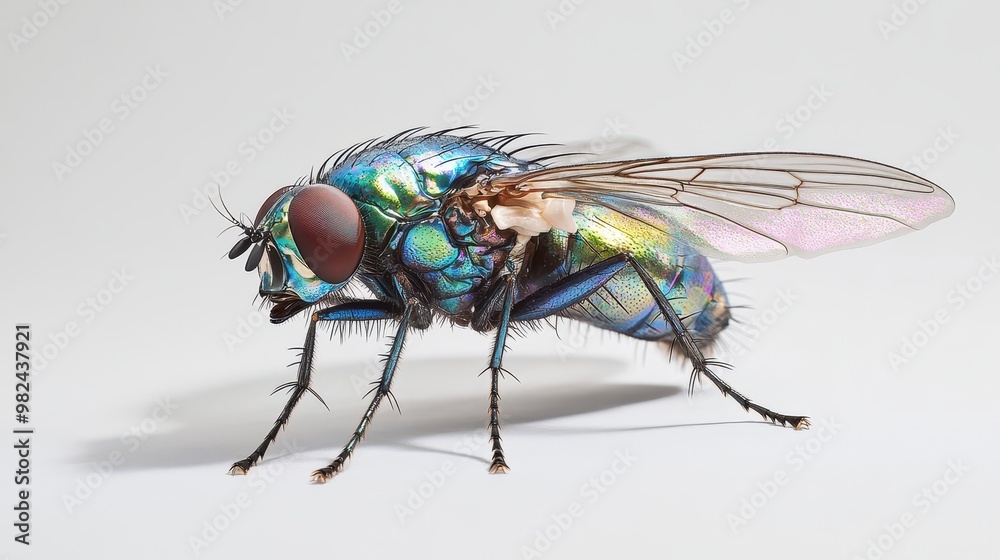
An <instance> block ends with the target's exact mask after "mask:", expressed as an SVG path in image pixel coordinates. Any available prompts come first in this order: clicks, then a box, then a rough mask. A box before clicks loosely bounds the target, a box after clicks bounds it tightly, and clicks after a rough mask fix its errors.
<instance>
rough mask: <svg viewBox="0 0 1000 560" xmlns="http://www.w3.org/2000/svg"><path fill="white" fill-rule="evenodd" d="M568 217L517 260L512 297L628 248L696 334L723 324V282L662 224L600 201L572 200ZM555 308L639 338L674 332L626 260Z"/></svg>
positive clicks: (707, 337)
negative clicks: (520, 270)
mask: <svg viewBox="0 0 1000 560" xmlns="http://www.w3.org/2000/svg"><path fill="white" fill-rule="evenodd" d="M573 217H574V218H575V220H576V223H577V226H578V228H579V229H578V231H577V233H575V234H567V233H565V232H562V231H558V230H553V231H551V232H549V233H547V234H543V235H541V236H539V238H538V245H537V247H536V248H535V250H534V252H533V253H532V254H531V255H530V256H529V258H528V260H527V261H526V262H525V263H524V266H525V271H524V275H525V277H526V278H525V282H524V284H523V285H522V286H521V288H522V291H521V293H519V294H518V297H519V298H523V297H525V296H527V295H528V294H530V293H532V292H534V291H535V290H537V289H539V288H541V287H542V286H545V285H548V284H551V283H552V282H555V281H556V280H558V279H560V278H562V277H564V276H566V275H568V274H570V273H572V272H576V271H577V270H580V269H582V268H585V267H586V266H588V265H590V264H592V263H595V262H599V261H601V260H603V259H606V258H608V257H612V256H614V255H617V254H621V253H626V252H628V253H631V254H632V256H634V257H635V259H636V260H637V261H638V262H639V263H641V264H642V266H643V267H644V268H645V269H646V270H647V271H648V272H649V273H650V275H652V277H653V278H655V279H656V280H657V283H658V284H659V286H660V290H661V291H662V292H663V293H664V294H666V295H667V297H668V298H670V300H671V304H672V305H673V308H674V310H675V311H676V312H677V314H678V315H679V316H680V317H681V318H682V319H683V320H684V324H685V325H686V326H687V327H688V328H689V329H691V330H692V335H693V336H694V337H695V338H696V339H701V341H703V342H704V343H708V342H710V341H711V340H712V339H713V338H715V336H717V335H718V334H719V332H720V331H722V329H724V328H725V327H726V326H727V325H728V324H729V316H730V315H729V307H728V304H727V299H726V293H725V290H724V289H723V287H722V283H721V282H720V281H719V280H718V278H717V277H716V275H715V271H714V270H713V269H712V266H711V264H710V263H709V262H708V259H706V258H705V257H704V256H702V255H700V254H699V253H697V252H696V251H694V250H693V249H690V248H688V247H686V246H683V245H681V244H679V243H677V241H676V240H675V239H673V238H672V237H671V236H670V234H669V232H664V231H660V230H658V229H656V228H654V227H652V226H649V225H647V224H645V223H643V222H641V221H639V220H636V219H633V218H629V217H627V216H625V215H623V214H620V213H617V212H614V211H610V210H607V209H605V208H603V207H600V206H596V205H591V204H579V205H578V206H577V209H576V211H575V212H574V214H573ZM561 315H562V316H565V317H570V318H573V319H577V320H580V321H583V322H586V323H589V324H592V325H594V326H597V327H600V328H602V329H607V330H611V331H614V332H618V333H622V334H625V335H628V336H631V337H634V338H638V339H642V340H664V341H669V340H671V339H673V336H674V335H673V333H672V332H671V331H670V328H669V327H668V326H667V324H666V322H665V321H664V319H663V317H662V315H661V314H660V311H659V309H658V308H657V306H656V302H655V301H654V300H653V297H652V296H651V295H650V294H649V292H648V291H647V290H646V288H645V285H644V284H643V283H642V280H641V279H640V278H639V276H638V274H637V273H636V272H635V271H634V270H632V268H631V267H627V268H625V269H624V270H622V271H621V272H619V273H618V274H616V275H615V276H614V277H613V278H612V279H611V280H610V281H609V282H608V283H607V284H606V285H605V286H604V287H603V288H601V289H600V290H598V291H597V292H595V293H593V294H592V295H591V296H590V297H588V298H587V299H586V300H584V301H583V302H581V303H579V304H577V305H575V306H573V307H572V308H570V309H569V310H567V311H566V312H564V313H562V314H561Z"/></svg>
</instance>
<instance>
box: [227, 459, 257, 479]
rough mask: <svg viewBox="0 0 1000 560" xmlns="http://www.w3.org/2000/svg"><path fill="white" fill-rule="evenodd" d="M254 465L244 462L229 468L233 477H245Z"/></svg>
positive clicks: (238, 462)
mask: <svg viewBox="0 0 1000 560" xmlns="http://www.w3.org/2000/svg"><path fill="white" fill-rule="evenodd" d="M252 466H253V465H252V464H250V463H247V462H246V461H245V460H244V461H237V462H235V463H233V466H231V467H229V474H230V475H231V476H236V475H244V474H247V471H249V470H250V467H252Z"/></svg>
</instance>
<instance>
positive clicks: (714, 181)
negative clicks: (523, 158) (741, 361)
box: [480, 153, 955, 262]
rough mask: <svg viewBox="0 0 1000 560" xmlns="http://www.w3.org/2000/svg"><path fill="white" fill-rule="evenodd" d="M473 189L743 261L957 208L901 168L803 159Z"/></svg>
mask: <svg viewBox="0 0 1000 560" xmlns="http://www.w3.org/2000/svg"><path fill="white" fill-rule="evenodd" d="M480 188H482V189H483V190H485V191H490V192H494V193H499V194H504V195H506V196H505V197H504V198H508V197H509V198H511V199H514V198H516V197H524V196H528V195H531V193H540V195H541V196H542V197H543V198H553V197H554V198H563V199H572V200H575V201H576V204H584V205H587V204H593V205H598V206H602V207H605V208H608V209H611V210H613V211H615V212H618V213H621V214H624V215H627V216H629V217H631V218H634V219H637V220H640V221H642V222H644V223H647V224H649V225H651V226H653V227H655V228H657V229H659V230H661V231H663V233H664V234H665V235H671V236H675V237H677V238H680V239H681V240H682V241H683V242H684V243H685V244H687V245H689V246H691V247H692V248H694V249H696V250H698V251H699V252H701V253H702V254H705V255H707V256H710V257H717V258H723V259H730V260H738V261H743V262H762V261H769V260H774V259H778V258H781V257H785V256H787V255H798V256H800V257H813V256H816V255H820V254H823V253H826V252H830V251H835V250H839V249H846V248H849V247H859V246H863V245H869V244H871V243H875V242H877V241H880V240H883V239H889V238H891V237H895V236H897V235H901V234H903V233H906V232H908V231H911V230H914V229H921V228H923V227H924V226H926V225H928V224H930V223H931V222H934V221H936V220H939V219H941V218H944V217H946V216H948V215H949V214H951V213H952V211H953V210H954V207H955V204H954V201H953V200H952V198H951V196H950V195H949V194H948V193H947V192H945V191H944V190H943V189H941V188H940V187H938V186H937V185H935V184H934V183H931V182H930V181H928V180H926V179H923V178H921V177H918V176H916V175H914V174H912V173H908V172H906V171H903V170H901V169H897V168H895V167H890V166H888V165H883V164H880V163H875V162H871V161H866V160H861V159H855V158H850V157H842V156H832V155H822V154H806V153H746V154H726V155H712V156H692V157H673V158H657V159H642V160H633V161H620V162H610V163H590V164H582V165H573V166H565V167H550V168H545V169H540V170H536V171H529V172H521V173H516V174H510V175H495V176H493V177H491V178H489V179H488V180H486V182H485V183H484V184H482V185H481V187H480ZM533 196H534V197H537V196H538V195H537V194H536V195H533Z"/></svg>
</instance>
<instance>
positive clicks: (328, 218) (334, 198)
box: [288, 185, 365, 284]
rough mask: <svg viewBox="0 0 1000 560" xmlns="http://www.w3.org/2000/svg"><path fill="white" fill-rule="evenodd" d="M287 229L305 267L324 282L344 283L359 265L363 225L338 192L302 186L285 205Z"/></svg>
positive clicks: (355, 211) (354, 210) (353, 208)
mask: <svg viewBox="0 0 1000 560" xmlns="http://www.w3.org/2000/svg"><path fill="white" fill-rule="evenodd" d="M288 226H289V228H290V229H291V231H292V238H293V239H294V240H295V246H296V247H297V248H298V250H299V254H301V255H302V258H303V260H305V261H306V266H308V267H309V269H310V270H312V271H313V272H315V273H316V276H318V277H319V278H320V279H321V280H323V281H324V282H327V283H329V284H340V283H342V282H345V281H347V279H348V278H350V277H351V275H352V274H354V271H356V270H357V269H358V265H360V264H361V257H362V255H363V254H364V249H365V225H364V222H363V221H362V220H361V214H360V213H359V212H358V207H357V206H356V205H355V204H354V201H353V200H351V197H349V196H347V194H345V193H344V192H343V191H341V190H340V189H337V188H334V187H331V186H329V185H309V186H306V187H303V188H302V189H301V190H299V191H298V192H296V193H295V197H294V198H292V202H291V204H290V205H289V208H288Z"/></svg>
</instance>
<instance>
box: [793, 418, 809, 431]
mask: <svg viewBox="0 0 1000 560" xmlns="http://www.w3.org/2000/svg"><path fill="white" fill-rule="evenodd" d="M811 425H812V424H810V423H809V417H808V416H803V417H802V418H800V419H799V421H798V422H796V423H795V429H796V430H808V429H809V426H811Z"/></svg>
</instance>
